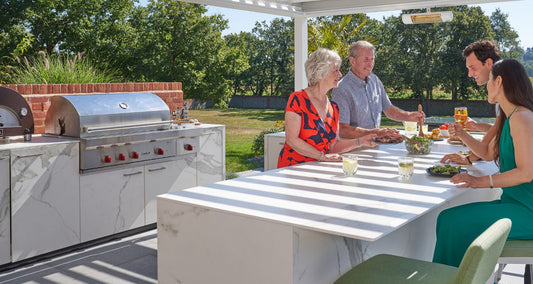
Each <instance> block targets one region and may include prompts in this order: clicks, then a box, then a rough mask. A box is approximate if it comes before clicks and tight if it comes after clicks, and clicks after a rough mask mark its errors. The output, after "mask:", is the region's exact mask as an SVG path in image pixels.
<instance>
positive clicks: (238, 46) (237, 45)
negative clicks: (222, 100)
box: [224, 32, 255, 95]
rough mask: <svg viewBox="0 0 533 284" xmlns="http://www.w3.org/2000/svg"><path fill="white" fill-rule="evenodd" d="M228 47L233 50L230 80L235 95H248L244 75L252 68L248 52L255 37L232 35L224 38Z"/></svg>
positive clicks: (240, 34)
mask: <svg viewBox="0 0 533 284" xmlns="http://www.w3.org/2000/svg"><path fill="white" fill-rule="evenodd" d="M224 39H225V40H226V46H227V47H228V48H231V49H232V50H233V55H234V57H233V58H232V60H230V66H231V70H230V79H231V81H232V83H233V92H232V94H233V95H242V94H245V93H246V89H245V88H244V86H245V85H244V81H245V80H244V79H245V77H244V76H243V74H244V73H245V71H246V70H247V69H249V68H250V64H249V61H250V56H249V55H248V54H247V52H246V51H247V50H249V49H250V48H249V47H250V43H252V42H253V41H254V39H255V38H254V37H253V36H252V35H251V34H250V33H246V32H241V33H239V34H238V35H237V34H230V35H227V36H225V37H224Z"/></svg>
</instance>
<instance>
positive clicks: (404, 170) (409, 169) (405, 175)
mask: <svg viewBox="0 0 533 284" xmlns="http://www.w3.org/2000/svg"><path fill="white" fill-rule="evenodd" d="M413 172H414V159H413V157H399V158H398V174H399V175H400V178H401V179H402V180H406V179H410V178H411V177H412V176H413Z"/></svg>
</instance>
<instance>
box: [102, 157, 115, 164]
mask: <svg viewBox="0 0 533 284" xmlns="http://www.w3.org/2000/svg"><path fill="white" fill-rule="evenodd" d="M111 161H113V159H111V156H105V157H104V163H111Z"/></svg>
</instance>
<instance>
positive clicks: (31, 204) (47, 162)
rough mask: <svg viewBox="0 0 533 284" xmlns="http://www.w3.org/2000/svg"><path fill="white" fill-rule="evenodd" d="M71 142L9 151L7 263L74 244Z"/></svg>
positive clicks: (74, 154)
mask: <svg viewBox="0 0 533 284" xmlns="http://www.w3.org/2000/svg"><path fill="white" fill-rule="evenodd" d="M78 165H79V147H78V143H77V142H62V143H54V144H42V145H36V146H33V147H24V148H19V149H12V150H11V230H12V231H11V236H12V237H11V245H12V261H13V262H15V261H19V260H22V259H25V258H28V257H32V256H36V255H40V254H43V253H47V252H50V251H54V250H57V249H60V248H64V247H68V246H71V245H75V244H78V243H79V242H80V203H79V200H80V195H79V194H80V192H79V173H78Z"/></svg>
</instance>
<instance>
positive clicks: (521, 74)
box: [491, 59, 533, 161]
mask: <svg viewBox="0 0 533 284" xmlns="http://www.w3.org/2000/svg"><path fill="white" fill-rule="evenodd" d="M491 73H492V78H497V77H498V76H500V77H501V78H502V84H503V92H504V94H505V98H507V100H509V102H511V103H512V104H515V105H517V106H522V107H525V108H527V109H529V110H530V111H533V86H532V85H531V81H530V80H529V76H528V75H527V72H526V69H525V68H524V66H522V64H520V62H518V61H517V60H515V59H502V60H499V61H497V62H496V63H494V65H492V71H491ZM506 119H507V115H506V114H505V113H504V112H503V110H502V107H501V106H500V115H499V116H498V118H497V119H496V127H498V132H496V142H497V143H496V144H495V145H494V147H495V149H494V150H495V151H496V153H497V157H496V160H495V161H498V160H499V159H498V158H499V156H500V154H499V153H500V152H499V145H500V137H501V134H502V129H503V124H504V122H505V120H506Z"/></svg>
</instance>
